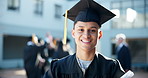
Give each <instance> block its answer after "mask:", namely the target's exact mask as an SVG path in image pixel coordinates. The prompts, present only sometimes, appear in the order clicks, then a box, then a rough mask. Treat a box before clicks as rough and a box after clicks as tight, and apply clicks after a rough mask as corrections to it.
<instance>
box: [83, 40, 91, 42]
mask: <svg viewBox="0 0 148 78" xmlns="http://www.w3.org/2000/svg"><path fill="white" fill-rule="evenodd" d="M82 41H83V42H90V41H85V40H82Z"/></svg>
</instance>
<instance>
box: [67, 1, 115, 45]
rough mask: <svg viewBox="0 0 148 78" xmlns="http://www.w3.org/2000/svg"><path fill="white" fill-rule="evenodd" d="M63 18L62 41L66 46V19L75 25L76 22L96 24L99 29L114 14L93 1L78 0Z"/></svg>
mask: <svg viewBox="0 0 148 78" xmlns="http://www.w3.org/2000/svg"><path fill="white" fill-rule="evenodd" d="M64 16H65V28H64V29H65V30H64V41H65V44H66V35H67V34H66V32H67V26H66V24H67V18H68V19H70V20H72V21H74V22H75V23H76V22H77V21H82V22H96V23H97V24H98V25H99V26H100V27H101V25H102V24H103V23H105V22H107V21H108V20H110V19H111V18H113V17H114V16H115V14H113V13H112V12H111V11H109V10H108V9H106V8H104V7H103V6H101V5H100V4H98V3H96V2H95V1H93V0H80V1H79V2H78V3H77V4H76V5H74V6H73V7H72V8H71V9H70V10H67V11H66V13H65V14H64Z"/></svg>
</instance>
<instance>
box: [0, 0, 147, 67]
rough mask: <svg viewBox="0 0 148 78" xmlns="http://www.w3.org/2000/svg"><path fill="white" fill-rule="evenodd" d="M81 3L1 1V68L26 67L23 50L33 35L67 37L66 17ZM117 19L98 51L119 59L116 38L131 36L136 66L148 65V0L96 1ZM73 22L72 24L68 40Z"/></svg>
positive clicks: (107, 26)
mask: <svg viewBox="0 0 148 78" xmlns="http://www.w3.org/2000/svg"><path fill="white" fill-rule="evenodd" d="M78 1H79V0H0V68H13V67H23V47H24V46H25V45H26V38H27V37H28V36H30V35H31V34H32V33H35V34H37V35H38V36H39V37H41V38H44V37H45V34H46V32H50V33H51V34H52V35H53V36H54V37H56V38H63V28H64V17H63V16H62V15H63V14H64V12H65V11H66V10H67V9H70V8H71V7H72V6H73V5H74V4H75V3H77V2H78ZM95 1H97V2H98V3H100V4H101V5H103V6H104V7H106V8H108V9H110V10H112V12H114V13H115V14H116V15H117V16H116V17H115V18H113V19H112V20H110V21H108V22H106V23H105V24H103V25H102V28H101V30H102V31H103V37H102V39H101V40H100V41H98V44H97V51H99V52H101V53H102V54H104V55H105V56H108V57H112V58H115V51H114V48H115V42H114V38H115V35H116V34H118V33H124V34H125V35H126V36H127V43H128V44H129V47H130V50H131V55H132V64H133V65H134V64H144V65H148V0H95ZM72 25H73V22H72V21H70V20H69V21H68V37H69V38H70V39H71V40H72V42H71V45H72V47H73V48H75V43H74V41H73V38H72V37H71V33H70V32H71V29H72V27H73V26H72Z"/></svg>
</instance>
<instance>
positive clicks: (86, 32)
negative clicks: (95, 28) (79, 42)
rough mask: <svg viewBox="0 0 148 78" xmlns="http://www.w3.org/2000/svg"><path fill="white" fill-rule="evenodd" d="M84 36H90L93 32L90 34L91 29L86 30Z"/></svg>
mask: <svg viewBox="0 0 148 78" xmlns="http://www.w3.org/2000/svg"><path fill="white" fill-rule="evenodd" d="M83 36H84V37H85V38H89V37H90V36H91V34H90V32H89V31H85V32H84V34H83Z"/></svg>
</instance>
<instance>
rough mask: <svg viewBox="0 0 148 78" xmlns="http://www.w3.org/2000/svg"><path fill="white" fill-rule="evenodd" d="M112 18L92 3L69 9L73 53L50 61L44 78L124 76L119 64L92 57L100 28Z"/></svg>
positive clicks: (85, 0)
mask: <svg viewBox="0 0 148 78" xmlns="http://www.w3.org/2000/svg"><path fill="white" fill-rule="evenodd" d="M114 16H115V15H114V14H113V13H111V12H110V11H109V10H107V9H105V8H104V7H102V6H101V5H99V4H98V3H96V2H94V1H93V0H80V1H79V2H78V3H77V4H76V5H75V6H74V7H72V8H71V9H70V10H69V11H68V18H69V19H71V20H72V21H74V27H73V30H72V36H73V38H74V39H75V42H76V53H75V54H74V55H70V56H68V57H65V58H62V59H60V60H55V61H52V63H51V68H50V70H49V71H48V72H47V73H46V74H45V76H44V78H120V77H121V76H122V75H123V74H124V71H123V70H122V68H121V67H120V63H119V62H118V61H117V60H113V59H109V58H107V57H105V56H103V55H102V54H100V53H98V54H96V44H97V40H98V39H100V38H101V36H102V33H101V31H100V27H101V25H102V24H103V23H105V22H106V21H108V20H109V19H111V18H112V17H114Z"/></svg>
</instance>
